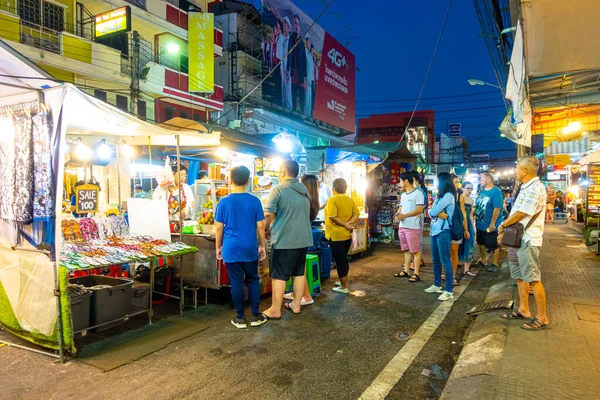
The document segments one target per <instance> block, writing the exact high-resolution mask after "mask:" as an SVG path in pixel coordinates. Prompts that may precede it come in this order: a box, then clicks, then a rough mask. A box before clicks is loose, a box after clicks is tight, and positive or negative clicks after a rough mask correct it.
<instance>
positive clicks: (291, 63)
mask: <svg viewBox="0 0 600 400" xmlns="http://www.w3.org/2000/svg"><path fill="white" fill-rule="evenodd" d="M262 12H263V24H264V25H265V36H264V37H263V40H262V55H263V71H264V73H265V75H267V74H268V73H269V72H270V71H273V73H272V74H271V75H270V76H269V78H268V79H267V80H266V81H265V82H264V84H263V87H262V93H263V99H264V100H266V101H268V102H271V103H274V104H277V105H279V106H281V107H284V108H287V109H288V110H293V111H296V112H298V113H301V114H303V115H306V116H308V117H312V118H314V119H318V120H320V121H323V122H327V123H329V124H331V125H334V126H337V127H339V128H341V129H344V130H347V131H350V132H355V130H356V124H355V117H356V85H355V71H356V64H355V58H354V54H352V53H351V52H350V51H349V50H348V49H346V48H345V47H344V46H342V45H341V44H340V43H339V42H338V41H337V40H335V38H333V37H332V36H331V35H329V34H328V33H327V32H326V31H325V30H324V29H323V28H321V27H320V26H319V25H316V24H315V25H314V26H313V27H312V28H310V27H311V25H312V24H313V20H312V19H311V18H310V17H309V16H308V15H306V14H305V13H304V12H302V11H301V10H300V9H299V8H298V7H296V6H295V5H294V4H293V3H292V2H291V1H289V0H263V11H262ZM309 28H310V30H309ZM296 44H297V46H296V47H294V46H295V45H296ZM278 64H279V65H278Z"/></svg>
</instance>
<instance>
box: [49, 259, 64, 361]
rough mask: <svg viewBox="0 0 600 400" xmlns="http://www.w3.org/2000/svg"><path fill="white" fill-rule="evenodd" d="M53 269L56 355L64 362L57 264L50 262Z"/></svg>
mask: <svg viewBox="0 0 600 400" xmlns="http://www.w3.org/2000/svg"><path fill="white" fill-rule="evenodd" d="M52 269H53V270H54V297H56V309H57V311H58V320H57V324H58V325H57V328H58V329H57V330H58V355H59V358H60V362H61V363H64V362H65V345H64V343H63V326H62V310H61V307H60V282H59V278H58V264H57V263H56V262H52Z"/></svg>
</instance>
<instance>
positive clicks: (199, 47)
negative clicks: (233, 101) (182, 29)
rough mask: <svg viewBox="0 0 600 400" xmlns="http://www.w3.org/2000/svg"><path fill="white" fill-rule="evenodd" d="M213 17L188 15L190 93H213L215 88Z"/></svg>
mask: <svg viewBox="0 0 600 400" xmlns="http://www.w3.org/2000/svg"><path fill="white" fill-rule="evenodd" d="M214 27H215V15H214V14H209V13H199V12H190V13H188V46H189V66H190V68H189V83H188V90H189V91H190V92H201V93H213V92H214V87H215V56H214V48H215V32H214Z"/></svg>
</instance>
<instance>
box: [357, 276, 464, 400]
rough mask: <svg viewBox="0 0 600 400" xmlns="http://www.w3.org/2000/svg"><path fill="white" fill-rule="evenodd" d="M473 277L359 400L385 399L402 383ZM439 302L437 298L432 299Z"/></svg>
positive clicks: (393, 360)
mask: <svg viewBox="0 0 600 400" xmlns="http://www.w3.org/2000/svg"><path fill="white" fill-rule="evenodd" d="M472 280H473V277H472V276H469V275H467V276H465V277H464V278H463V279H462V280H461V282H460V283H461V285H460V286H458V287H457V288H456V289H455V290H454V300H448V301H444V302H442V303H441V304H440V305H439V306H438V307H437V308H436V309H435V310H434V311H433V312H432V313H431V315H430V316H429V318H427V320H426V321H425V322H423V324H422V325H421V326H420V327H419V329H418V330H417V332H415V334H414V335H413V336H412V337H411V338H410V339H409V340H408V342H406V344H405V345H404V346H403V347H402V348H401V349H400V351H399V352H398V353H397V354H396V355H395V356H394V358H392V360H391V361H390V362H389V363H388V365H386V366H385V368H384V369H383V371H381V373H380V374H379V375H378V376H377V378H375V380H374V381H373V383H371V385H370V386H369V387H368V388H367V389H366V390H365V391H364V392H363V394H362V395H361V396H360V397H359V400H381V399H385V398H386V396H387V395H388V394H389V393H390V391H391V390H392V389H393V387H394V386H395V385H396V384H397V383H398V381H400V378H402V376H403V375H404V373H405V372H406V370H407V369H408V367H409V366H410V365H411V364H412V362H413V361H414V360H415V358H416V357H417V355H418V354H419V353H420V352H421V350H423V347H425V344H426V343H427V342H428V341H429V339H430V338H431V336H432V335H433V333H434V332H435V331H436V329H437V328H438V327H439V326H440V324H441V323H442V321H443V320H444V318H446V315H448V313H449V312H450V310H451V309H452V306H453V305H454V302H455V301H456V300H458V299H459V298H460V296H462V294H463V293H464V291H465V290H466V289H467V287H468V286H469V284H470V283H471V281H472ZM432 299H433V300H434V301H438V300H437V298H436V297H432Z"/></svg>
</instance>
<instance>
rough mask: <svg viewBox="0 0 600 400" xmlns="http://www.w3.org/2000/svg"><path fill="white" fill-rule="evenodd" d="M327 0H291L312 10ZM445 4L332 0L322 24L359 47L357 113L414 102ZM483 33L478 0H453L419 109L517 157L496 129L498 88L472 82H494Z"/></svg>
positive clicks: (439, 124) (476, 145)
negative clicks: (471, 79)
mask: <svg viewBox="0 0 600 400" xmlns="http://www.w3.org/2000/svg"><path fill="white" fill-rule="evenodd" d="M328 2H329V1H326V0H294V3H295V4H296V5H298V6H299V7H300V8H301V9H303V10H304V11H305V12H306V13H307V14H308V15H309V16H311V17H313V18H316V17H317V16H318V15H319V14H320V12H321V11H322V10H323V8H324V6H325V5H326V4H327V3H328ZM370 4H372V6H369V5H370ZM255 5H257V7H258V8H260V1H255ZM447 8H448V1H447V0H431V1H395V0H383V1H373V2H369V1H359V0H335V1H334V2H333V5H332V6H331V7H330V8H329V10H328V12H327V13H326V14H325V15H324V16H323V17H322V18H321V19H320V20H319V24H320V25H321V26H322V27H323V28H324V29H325V30H327V31H328V32H329V33H330V34H332V35H333V36H334V37H335V38H336V39H338V40H339V41H340V42H341V43H342V44H346V45H347V47H349V49H350V50H351V51H352V52H353V53H354V54H355V55H356V64H357V67H358V68H359V69H360V72H357V114H358V117H364V116H368V115H371V114H378V113H387V112H401V111H412V110H413V108H414V106H415V99H416V98H417V97H418V95H419V91H420V89H421V85H422V83H423V80H424V78H425V74H426V71H427V68H428V66H429V63H430V61H431V56H432V54H433V49H434V47H435V44H436V41H437V38H438V35H439V32H440V29H441V25H442V22H443V20H444V16H445V14H446V11H447ZM480 34H481V28H480V25H479V20H478V18H477V13H476V12H475V7H474V5H473V1H472V0H455V1H454V4H453V6H452V10H451V12H450V16H449V19H448V22H447V24H446V28H445V32H444V36H443V38H442V41H441V44H440V47H439V49H438V52H437V56H436V60H435V63H434V65H433V68H432V70H431V74H430V76H429V79H428V81H427V85H426V87H425V91H424V93H423V98H422V100H421V102H420V103H419V104H420V105H419V109H433V110H435V111H436V115H437V117H436V121H435V124H436V133H437V134H438V135H439V134H440V133H441V132H447V124H448V123H454V122H456V123H461V124H462V126H463V136H465V137H467V139H468V140H469V143H470V150H471V151H472V152H474V151H478V152H489V153H490V155H491V156H492V158H507V157H509V158H513V157H514V156H515V150H514V149H515V146H514V145H513V144H512V143H511V142H510V141H509V140H508V139H505V138H501V137H500V132H498V130H497V129H496V130H494V129H495V128H497V126H498V125H499V124H500V122H501V121H502V119H503V117H504V115H505V113H506V111H505V109H504V106H503V102H502V97H501V96H502V95H501V93H500V90H499V89H496V88H493V87H490V86H470V85H469V84H468V83H467V79H470V78H474V79H480V80H483V81H486V82H489V83H492V84H495V85H497V81H496V78H495V75H494V71H493V68H492V63H491V61H490V58H489V55H488V52H487V48H486V47H485V43H484V40H483V38H482V37H480V36H479V35H480ZM399 100H400V101H399ZM463 109H468V110H463ZM447 110H460V111H448V112H445V111H447ZM492 130H494V131H493V132H491V131H492ZM486 134H487V135H486ZM482 135H486V136H485V137H483V138H480V137H481V136H482Z"/></svg>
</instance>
